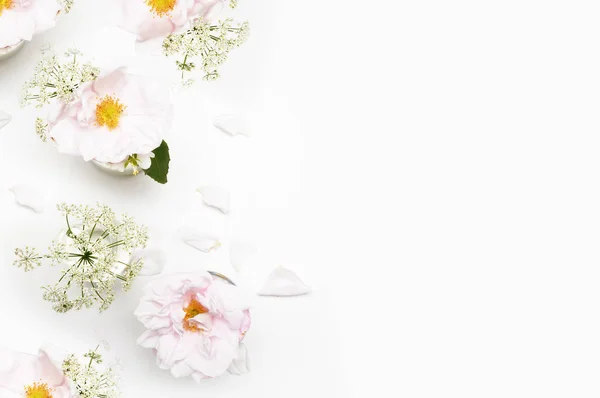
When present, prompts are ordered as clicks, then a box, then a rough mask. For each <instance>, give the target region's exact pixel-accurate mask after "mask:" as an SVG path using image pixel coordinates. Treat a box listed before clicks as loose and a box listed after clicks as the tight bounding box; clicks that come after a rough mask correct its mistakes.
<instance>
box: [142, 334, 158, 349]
mask: <svg viewBox="0 0 600 398" xmlns="http://www.w3.org/2000/svg"><path fill="white" fill-rule="evenodd" d="M158 337H159V334H158V333H157V332H156V331H154V330H146V331H144V333H142V335H141V336H140V337H139V338H138V339H137V344H138V345H139V346H142V347H144V348H156V344H157V343H158Z"/></svg>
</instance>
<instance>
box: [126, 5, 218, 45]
mask: <svg viewBox="0 0 600 398" xmlns="http://www.w3.org/2000/svg"><path fill="white" fill-rule="evenodd" d="M119 1H120V2H121V3H122V7H121V10H122V17H121V21H120V25H121V27H123V28H124V29H125V30H127V31H130V32H132V33H135V34H136V35H137V38H138V40H139V41H145V40H149V39H152V38H156V37H165V36H167V35H168V34H170V33H173V32H175V31H176V30H179V29H181V28H183V27H184V26H186V25H187V24H189V23H190V22H191V21H192V20H194V19H195V18H209V17H210V16H212V15H213V13H214V12H215V11H217V10H218V9H220V8H222V7H223V5H224V4H225V2H226V0H119Z"/></svg>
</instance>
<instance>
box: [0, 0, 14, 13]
mask: <svg viewBox="0 0 600 398" xmlns="http://www.w3.org/2000/svg"><path fill="white" fill-rule="evenodd" d="M12 5H13V0H0V15H2V11H4V10H8V9H9V8H10V7H12Z"/></svg>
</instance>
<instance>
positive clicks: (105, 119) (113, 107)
mask: <svg viewBox="0 0 600 398" xmlns="http://www.w3.org/2000/svg"><path fill="white" fill-rule="evenodd" d="M124 110H125V105H123V104H122V103H121V102H120V101H119V100H118V99H116V98H114V97H111V96H108V95H107V96H105V97H104V98H102V101H100V103H99V104H98V105H96V123H97V124H98V126H106V127H108V129H109V130H114V129H115V128H116V127H117V126H118V125H119V119H121V115H122V114H123V111H124Z"/></svg>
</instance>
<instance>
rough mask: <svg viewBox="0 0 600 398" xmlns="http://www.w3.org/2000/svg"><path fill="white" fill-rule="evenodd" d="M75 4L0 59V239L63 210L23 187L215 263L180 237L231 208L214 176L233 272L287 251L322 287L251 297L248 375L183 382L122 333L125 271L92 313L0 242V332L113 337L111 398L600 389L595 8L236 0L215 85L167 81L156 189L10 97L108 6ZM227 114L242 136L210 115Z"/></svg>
mask: <svg viewBox="0 0 600 398" xmlns="http://www.w3.org/2000/svg"><path fill="white" fill-rule="evenodd" d="M79 3H80V4H79V5H78V6H77V7H76V9H75V10H74V12H73V13H72V14H71V15H69V16H67V17H66V18H64V19H63V20H62V21H63V22H62V23H61V26H59V27H58V28H57V29H55V30H53V31H52V32H49V33H48V34H46V35H44V37H43V38H38V39H36V40H35V41H34V43H32V45H30V46H28V48H26V49H24V50H23V52H22V53H21V54H19V56H18V57H17V58H15V59H14V60H13V61H11V62H10V63H8V64H2V65H0V93H1V94H0V108H2V109H5V110H7V111H9V112H12V113H13V114H14V116H15V120H14V121H13V122H12V123H11V124H10V125H9V126H8V127H6V128H5V129H3V130H2V132H1V134H0V140H1V145H0V151H1V152H0V156H1V158H0V161H1V162H2V170H4V171H5V172H4V178H3V179H2V184H3V185H5V186H4V187H3V192H4V193H3V194H2V196H0V199H1V200H2V209H4V210H3V213H4V214H3V223H2V238H3V240H4V241H5V242H6V243H7V245H6V246H7V249H8V250H11V249H12V248H13V247H15V246H21V245H23V244H24V243H28V244H31V245H33V244H36V245H44V244H45V243H46V241H47V240H48V236H49V235H51V234H52V233H53V231H54V226H55V224H56V223H57V222H58V220H57V217H56V216H55V215H54V214H53V212H52V211H48V212H46V213H44V214H43V215H41V216H39V215H33V214H32V213H30V212H28V211H26V210H24V209H18V208H16V207H15V206H14V205H13V204H12V198H11V196H10V194H9V193H8V192H7V191H6V188H8V187H9V186H11V185H12V184H14V183H21V182H30V183H33V184H36V185H37V186H39V187H40V188H43V189H44V190H45V191H46V193H47V195H48V198H49V201H50V200H53V201H58V200H67V201H70V202H81V201H86V202H93V201H96V200H102V201H104V202H107V203H110V204H113V205H114V206H115V207H117V208H118V209H121V210H124V211H125V210H126V211H128V212H130V213H132V214H133V215H135V216H136V217H137V218H138V219H139V220H140V221H143V222H145V223H146V224H148V225H149V226H150V228H151V233H152V244H154V245H157V246H163V247H165V248H168V249H169V253H170V262H169V265H168V271H175V270H182V269H194V267H200V266H209V267H211V268H213V269H218V270H221V271H227V272H228V273H231V270H230V269H229V268H228V267H229V265H228V259H227V255H226V254H227V253H226V250H225V251H223V252H221V253H215V254H213V255H211V256H205V255H202V254H201V253H197V252H195V251H193V249H189V248H187V247H185V246H183V245H182V244H180V243H179V241H178V240H177V238H176V237H175V236H174V233H175V231H176V229H177V228H178V226H179V223H180V222H181V220H182V219H183V218H185V217H190V214H193V215H195V216H198V217H204V218H207V219H209V221H207V223H214V224H215V225H218V224H219V223H220V222H222V221H223V220H222V218H218V217H216V215H215V214H214V213H210V212H209V211H208V210H207V209H205V208H203V207H202V206H201V204H200V197H199V195H198V194H196V193H195V192H194V189H195V188H196V187H198V186H201V185H205V184H207V183H218V184H220V185H223V186H225V187H227V188H229V189H230V190H231V191H232V194H233V198H234V199H233V201H234V212H232V214H231V216H230V217H229V218H227V219H226V229H227V232H228V233H238V232H239V231H246V232H248V233H251V234H253V235H255V236H256V237H257V239H258V240H259V242H260V244H261V250H260V252H259V254H258V255H257V256H256V257H255V258H254V259H253V261H252V263H251V264H248V265H247V267H246V268H245V269H244V271H243V272H242V274H241V275H238V276H236V281H239V282H240V283H242V284H244V285H245V286H246V287H248V288H249V289H250V290H251V289H256V288H257V287H260V283H261V281H262V280H263V278H264V276H265V275H266V274H267V273H268V272H269V270H270V268H271V267H272V266H274V265H276V264H278V263H282V264H285V265H289V266H290V267H294V269H296V270H297V271H298V272H299V273H301V275H302V276H303V277H304V278H305V279H306V281H307V282H309V283H311V284H312V285H313V286H314V287H315V292H314V294H312V295H311V296H307V297H304V298H298V299H291V300H276V299H273V300H271V299H262V298H260V299H257V300H256V302H255V310H254V325H253V329H252V330H251V333H249V335H248V338H247V344H248V347H249V349H250V351H251V356H252V365H253V371H252V373H251V374H249V375H247V376H244V377H238V378H235V377H231V376H226V377H224V378H222V379H218V380H213V381H210V382H208V383H204V384H202V385H200V386H197V385H195V384H193V382H192V381H190V380H178V381H176V380H172V379H170V377H169V375H168V374H166V373H165V372H161V371H159V370H158V369H156V368H155V367H154V365H153V363H152V356H151V354H150V353H149V352H146V351H144V350H142V349H140V348H137V347H135V345H134V341H135V338H136V337H137V335H138V334H139V333H140V332H141V328H140V326H139V325H138V324H137V322H136V321H135V319H133V317H132V315H131V311H132V310H133V308H134V307H135V304H136V301H137V299H138V297H139V292H140V289H141V283H139V284H138V285H137V286H136V288H135V289H134V290H133V291H132V292H130V293H129V294H127V295H122V296H121V297H120V298H119V299H118V301H117V302H116V303H115V305H114V306H113V308H112V309H111V310H110V311H108V312H107V313H105V314H103V315H102V316H100V317H97V316H96V315H95V314H93V313H78V314H69V315H67V316H58V315H54V314H52V312H51V311H50V310H49V308H48V306H47V305H46V304H45V303H44V302H42V301H41V300H40V299H39V292H38V291H37V290H36V288H35V286H34V284H32V283H31V282H32V278H35V277H37V278H40V276H34V275H35V274H32V275H23V274H21V273H20V271H19V270H15V269H12V268H11V267H10V265H9V263H10V261H11V258H12V257H11V254H10V253H8V254H7V255H6V256H5V264H4V267H3V268H2V271H1V272H2V274H1V275H2V279H1V280H0V295H1V296H0V298H1V299H3V301H4V302H6V303H7V304H6V305H5V306H3V308H2V311H3V313H6V314H7V316H6V317H5V318H4V320H3V321H2V325H5V324H6V325H8V326H6V327H2V328H0V337H2V338H5V339H7V341H11V342H13V345H14V346H15V347H18V348H22V349H27V350H33V349H34V347H35V346H36V345H37V344H38V342H39V341H41V340H45V341H47V340H50V341H52V342H54V343H56V344H59V345H63V346H68V347H73V349H75V348H79V347H82V348H83V347H86V346H88V345H91V344H94V342H95V341H96V340H97V339H105V340H108V341H109V342H110V343H111V346H112V347H113V351H114V352H115V353H116V354H117V355H119V356H120V357H121V358H122V361H123V364H124V366H125V371H124V376H125V386H124V392H125V396H126V397H137V396H155V397H165V396H166V397H171V396H180V395H183V394H186V393H187V394H196V393H197V394H198V395H201V394H209V393H217V394H219V396H231V397H233V396H241V395H244V396H251V397H305V396H309V395H310V396H319V397H320V396H323V397H328V396H335V397H337V396H339V397H346V396H355V395H356V396H383V397H388V396H401V397H445V396H457V397H509V396H510V397H528V398H529V397H597V396H598V395H599V394H600V387H599V386H598V383H597V378H598V372H599V371H600V361H599V360H598V358H599V357H600V338H599V336H600V322H599V321H598V302H599V293H598V292H599V289H598V278H599V276H600V273H599V272H598V262H599V254H598V250H597V247H598V241H599V238H600V228H599V227H598V225H600V187H599V185H598V170H600V167H599V166H600V160H599V159H600V157H599V156H598V153H599V149H600V148H599V144H600V139H599V138H598V137H599V136H598V129H599V127H600V126H599V124H600V123H599V119H598V109H599V108H600V107H599V106H600V95H599V94H598V93H600V72H599V71H600V57H599V56H598V51H599V49H598V48H599V46H598V40H599V39H598V38H599V37H600V32H599V30H600V25H599V24H598V23H597V20H598V15H599V14H600V7H598V6H597V3H596V2H593V1H576V0H575V1H573V0H571V1H534V0H519V1H516V0H505V1H501V2H491V1H474V0H473V1H466V0H462V1H452V2H450V1H440V0H429V1H428V0H422V1H399V2H396V1H395V2H376V3H372V2H364V1H363V2H358V1H345V2H342V1H330V2H321V3H317V2H311V3H307V2H283V1H274V0H272V1H267V0H265V1H255V2H241V6H240V10H239V14H241V15H243V16H244V17H247V18H248V19H250V21H251V23H252V27H253V32H252V37H251V40H250V41H249V42H248V43H247V44H246V45H245V46H244V47H243V48H241V49H239V50H237V52H236V53H235V54H232V57H231V59H230V60H229V62H228V64H227V65H226V67H225V68H224V69H223V79H222V80H221V81H220V82H218V83H216V84H210V85H209V84H205V83H201V84H200V85H198V86H197V87H196V88H194V89H193V90H192V91H190V92H187V93H184V94H178V100H177V104H176V105H177V109H176V112H177V115H176V122H175V125H174V128H173V131H172V132H171V135H170V136H169V138H168V141H169V143H170V145H171V147H172V156H173V158H174V160H173V163H172V171H171V174H170V180H171V181H170V182H169V184H168V185H167V186H165V187H161V186H158V185H155V184H153V183H152V182H151V181H147V180H144V179H135V180H115V179H113V178H110V177H109V176H106V175H103V174H101V173H100V172H98V171H97V170H95V169H94V168H93V167H91V166H90V165H82V164H81V162H79V161H78V160H77V159H71V158H65V157H64V156H59V155H58V154H56V153H55V152H54V151H53V148H51V147H49V146H44V145H42V144H40V143H39V142H38V141H37V138H36V137H35V135H34V133H33V130H32V125H33V117H34V114H33V112H30V111H25V112H21V111H19V110H18V109H17V106H16V95H17V93H18V91H19V87H20V85H21V82H22V81H23V80H25V78H26V77H27V76H28V74H27V70H26V69H30V68H31V67H32V66H33V64H34V62H35V58H36V54H37V52H36V47H39V45H41V44H42V43H44V42H46V41H50V42H62V41H66V40H68V38H69V36H72V35H75V34H76V32H80V31H81V30H82V29H86V28H90V27H100V26H102V25H103V24H104V21H105V20H106V19H108V17H109V16H110V13H111V11H110V9H106V7H104V6H102V5H101V4H99V3H100V2H91V1H84V0H79ZM104 17H106V18H104ZM103 18H104V19H103ZM230 109H233V110H236V111H238V112H241V113H244V114H246V115H247V116H248V118H249V120H250V122H251V124H252V130H253V133H254V134H253V137H252V138H250V139H244V138H243V137H237V138H235V139H231V138H229V137H227V136H224V135H222V134H220V133H218V132H216V131H214V129H212V128H211V125H210V120H211V118H212V116H214V114H217V113H219V112H221V111H222V110H230ZM192 110H193V113H192V112H191V111H192ZM215 217H216V219H215ZM37 275H40V274H37Z"/></svg>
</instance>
